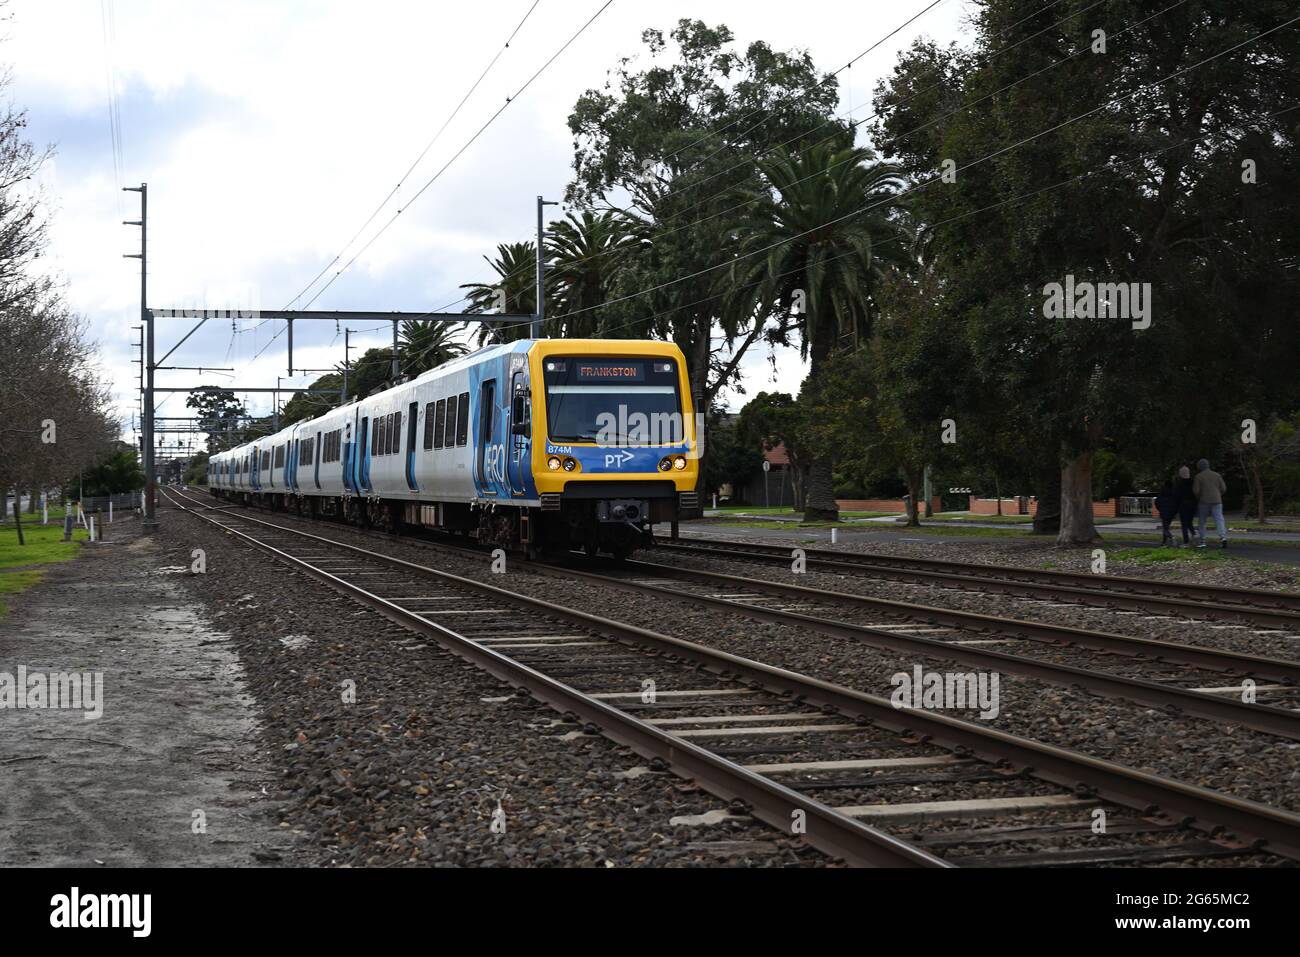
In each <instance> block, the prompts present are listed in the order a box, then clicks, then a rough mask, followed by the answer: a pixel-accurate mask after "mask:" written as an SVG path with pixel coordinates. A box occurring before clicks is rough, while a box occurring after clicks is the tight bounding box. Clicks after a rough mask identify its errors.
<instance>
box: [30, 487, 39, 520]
mask: <svg viewBox="0 0 1300 957" xmlns="http://www.w3.org/2000/svg"><path fill="white" fill-rule="evenodd" d="M27 514H28V515H39V514H41V497H40V492H28V493H27Z"/></svg>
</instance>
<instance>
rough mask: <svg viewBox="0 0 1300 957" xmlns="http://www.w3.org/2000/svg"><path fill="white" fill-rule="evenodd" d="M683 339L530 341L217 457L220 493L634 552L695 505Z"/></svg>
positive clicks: (487, 352)
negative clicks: (678, 342)
mask: <svg viewBox="0 0 1300 957" xmlns="http://www.w3.org/2000/svg"><path fill="white" fill-rule="evenodd" d="M698 450H699V445H698V442H697V435H696V423H695V410H694V408H693V406H692V402H691V393H690V388H689V386H688V383H687V377H686V368H685V363H684V361H683V357H682V353H681V350H680V349H678V348H677V346H675V345H673V344H672V343H666V342H650V341H635V340H594V339H590V340H575V339H543V340H521V341H518V342H512V343H508V344H504V345H498V346H490V347H488V348H486V349H482V350H479V351H478V352H475V353H473V354H472V355H468V356H465V357H463V358H461V359H457V360H455V361H453V362H449V363H447V364H445V365H442V366H439V367H438V368H436V369H433V370H431V371H429V372H426V373H424V374H423V375H421V376H420V377H419V378H417V379H414V380H412V381H410V382H406V383H403V384H401V385H398V386H394V387H393V388H391V389H388V390H386V391H384V392H381V393H378V394H376V395H373V396H370V397H368V398H365V399H358V400H356V401H354V402H351V403H349V404H347V405H345V406H341V407H340V408H337V409H334V410H332V411H330V412H327V413H325V414H324V415H321V416H319V417H318V418H315V419H311V420H308V421H303V422H298V423H295V424H294V425H291V426H289V427H288V428H286V429H284V430H282V431H280V432H279V433H277V434H276V435H272V436H268V437H265V438H261V439H258V440H256V441H254V442H249V443H247V444H245V445H241V446H239V447H237V448H234V449H231V450H230V451H228V452H223V453H221V454H219V455H215V456H213V457H212V460H211V462H210V463H209V485H210V487H211V488H212V490H213V491H214V492H215V493H216V494H217V495H218V496H220V497H223V498H227V499H233V500H237V501H242V502H246V503H250V504H252V503H257V504H262V505H265V506H268V507H271V508H275V509H288V510H292V511H295V512H297V513H299V514H304V515H310V516H313V517H334V518H338V519H342V520H346V521H350V522H353V523H355V524H359V525H375V526H379V527H382V528H386V529H389V530H392V531H398V530H400V529H402V528H403V527H410V526H414V527H418V528H430V529H440V530H444V531H451V532H459V533H465V534H468V535H470V536H472V537H474V538H476V539H477V540H478V541H480V542H482V543H484V544H488V545H493V546H502V547H506V548H522V549H527V550H528V551H530V552H533V551H536V550H539V549H543V548H546V549H556V550H559V549H569V548H584V549H586V550H587V551H588V552H589V553H591V554H595V553H596V552H598V551H605V552H610V553H613V554H615V555H626V554H627V553H629V552H631V551H632V550H633V549H634V548H636V547H637V546H638V545H639V544H642V543H643V542H645V541H646V539H647V537H648V535H649V532H650V527H651V525H653V524H654V523H660V522H671V521H675V520H676V519H677V517H678V515H679V513H680V512H682V511H684V510H692V509H694V508H696V507H697V504H698V503H697V498H696V492H695V486H696V478H697V476H698V473H699V461H698V458H699V455H698Z"/></svg>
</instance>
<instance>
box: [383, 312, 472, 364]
mask: <svg viewBox="0 0 1300 957" xmlns="http://www.w3.org/2000/svg"><path fill="white" fill-rule="evenodd" d="M451 333H452V328H451V326H450V325H449V324H448V323H445V322H432V321H427V322H421V321H418V320H417V321H412V322H404V323H402V333H401V350H400V353H399V355H400V357H401V361H402V372H403V373H404V374H406V375H409V376H417V375H419V374H420V373H421V372H428V371H429V370H430V369H432V368H433V367H434V366H440V365H442V364H443V363H444V362H450V361H451V360H452V359H455V358H458V357H460V356H463V355H464V354H465V346H464V345H462V344H461V343H459V342H456V341H455V340H454V339H452V338H451Z"/></svg>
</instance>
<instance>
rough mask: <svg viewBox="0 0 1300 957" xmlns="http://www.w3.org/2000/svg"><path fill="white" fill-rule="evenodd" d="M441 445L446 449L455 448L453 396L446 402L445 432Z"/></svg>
mask: <svg viewBox="0 0 1300 957" xmlns="http://www.w3.org/2000/svg"><path fill="white" fill-rule="evenodd" d="M442 445H443V447H444V448H448V449H452V448H455V447H456V397H455V396H454V395H453V396H452V397H451V398H450V399H448V400H447V430H446V432H444V433H443V436H442Z"/></svg>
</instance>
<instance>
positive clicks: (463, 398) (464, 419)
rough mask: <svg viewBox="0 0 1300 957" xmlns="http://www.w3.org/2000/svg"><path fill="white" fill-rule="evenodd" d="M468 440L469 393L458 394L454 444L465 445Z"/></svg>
mask: <svg viewBox="0 0 1300 957" xmlns="http://www.w3.org/2000/svg"><path fill="white" fill-rule="evenodd" d="M468 441H469V393H468V392H462V393H461V394H460V415H459V416H457V418H456V444H457V445H465V444H466V443H467V442H468Z"/></svg>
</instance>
